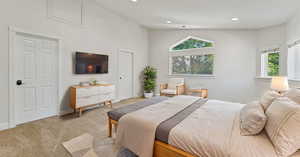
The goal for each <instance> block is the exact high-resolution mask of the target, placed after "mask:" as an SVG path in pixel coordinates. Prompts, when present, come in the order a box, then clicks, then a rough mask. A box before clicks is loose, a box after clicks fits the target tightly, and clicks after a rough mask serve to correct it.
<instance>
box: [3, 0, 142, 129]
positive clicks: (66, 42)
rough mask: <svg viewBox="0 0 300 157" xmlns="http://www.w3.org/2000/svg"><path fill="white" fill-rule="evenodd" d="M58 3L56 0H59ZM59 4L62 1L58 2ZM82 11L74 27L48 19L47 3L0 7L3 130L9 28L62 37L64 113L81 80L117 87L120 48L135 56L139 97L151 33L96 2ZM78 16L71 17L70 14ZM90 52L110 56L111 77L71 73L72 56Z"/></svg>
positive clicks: (23, 0) (9, 0) (18, 1)
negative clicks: (73, 90) (101, 82)
mask: <svg viewBox="0 0 300 157" xmlns="http://www.w3.org/2000/svg"><path fill="white" fill-rule="evenodd" d="M56 1H57V0H56ZM57 2H59V1H57ZM65 2H66V5H64V6H60V7H65V8H62V12H59V14H64V13H65V12H64V11H68V10H70V9H72V8H71V7H70V8H68V7H69V6H72V5H71V4H70V3H71V2H72V1H70V0H65ZM83 4H84V5H83V6H84V8H83V20H84V21H83V22H84V24H83V25H75V24H71V23H69V22H67V21H58V20H53V19H50V18H48V17H47V16H48V15H47V0H4V1H1V5H0V19H1V21H0V43H1V44H0V51H1V52H0V71H1V75H0V106H1V110H0V129H1V128H5V127H6V126H7V122H8V113H9V112H8V103H9V98H8V97H9V95H8V91H9V89H8V81H9V80H8V79H9V78H8V74H9V71H8V65H9V63H8V60H9V58H8V56H9V51H8V49H9V46H8V45H9V43H8V34H9V32H8V28H9V26H13V27H17V28H21V29H24V30H27V31H31V32H37V33H42V34H43V33H45V34H49V35H52V36H59V37H61V38H62V47H63V50H62V53H63V55H62V56H63V62H64V63H63V67H62V71H63V76H62V77H63V80H62V82H63V84H62V90H63V93H64V95H63V98H62V101H61V104H60V105H61V106H60V108H61V111H66V110H68V107H67V104H68V101H69V93H68V89H69V86H71V85H74V84H78V83H79V82H80V81H89V80H90V79H92V78H93V79H97V80H99V81H103V82H108V83H113V84H116V82H117V78H118V77H117V73H116V68H117V66H118V64H117V53H118V50H119V49H125V50H131V51H133V52H134V53H135V54H134V55H135V67H134V68H135V69H134V70H135V71H134V72H135V77H134V82H135V96H137V95H140V93H141V92H140V91H141V88H140V87H141V85H140V82H141V81H139V75H140V72H141V71H142V70H143V68H144V67H145V66H146V64H147V62H148V60H147V57H148V32H147V30H146V29H145V28H143V27H141V26H140V25H138V24H136V23H134V22H131V21H129V20H127V19H126V18H123V17H121V16H119V15H116V14H114V13H112V12H110V11H108V10H106V9H104V8H102V7H101V6H100V5H98V4H97V3H96V2H95V0H85V1H84V3H83ZM68 16H70V17H75V16H73V15H72V14H71V15H68ZM78 50H80V51H88V52H95V53H103V54H109V55H110V61H109V62H110V65H109V68H110V69H109V71H110V72H109V74H104V75H80V76H78V75H74V74H73V71H72V65H73V63H72V55H73V53H74V52H75V51H78Z"/></svg>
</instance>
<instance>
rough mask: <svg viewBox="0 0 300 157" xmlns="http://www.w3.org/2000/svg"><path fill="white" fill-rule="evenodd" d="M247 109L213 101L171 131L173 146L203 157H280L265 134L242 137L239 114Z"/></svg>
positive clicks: (170, 139) (229, 103) (296, 156)
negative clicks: (243, 109) (242, 109)
mask: <svg viewBox="0 0 300 157" xmlns="http://www.w3.org/2000/svg"><path fill="white" fill-rule="evenodd" d="M243 106H244V104H239V103H231V102H223V101H218V100H209V101H208V102H207V103H206V104H204V105H203V106H202V107H200V108H199V109H198V110H196V111H195V112H193V113H192V114H191V115H190V116H189V117H187V118H186V119H185V120H184V121H182V122H181V123H180V124H178V125H177V126H176V127H175V128H173V129H172V130H171V133H170V136H169V144H171V145H173V146H175V147H177V148H180V149H182V150H184V151H186V152H189V153H191V154H194V155H197V156H201V157H276V156H277V155H276V153H275V151H274V148H273V145H272V143H271V141H270V140H269V138H268V137H267V135H266V134H265V133H264V132H262V133H261V134H259V135H257V136H242V135H240V125H239V121H240V119H239V111H240V109H241V108H242V107H243ZM299 155H300V153H297V154H295V156H293V157H299Z"/></svg>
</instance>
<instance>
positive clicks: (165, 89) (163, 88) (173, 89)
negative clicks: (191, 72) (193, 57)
mask: <svg viewBox="0 0 300 157" xmlns="http://www.w3.org/2000/svg"><path fill="white" fill-rule="evenodd" d="M184 92H185V85H184V78H170V79H169V81H168V83H167V84H161V85H160V95H161V96H175V95H182V94H184Z"/></svg>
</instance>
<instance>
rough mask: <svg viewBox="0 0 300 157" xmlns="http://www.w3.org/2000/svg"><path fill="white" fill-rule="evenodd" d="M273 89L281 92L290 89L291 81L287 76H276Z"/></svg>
mask: <svg viewBox="0 0 300 157" xmlns="http://www.w3.org/2000/svg"><path fill="white" fill-rule="evenodd" d="M271 89H273V90H275V91H277V92H278V93H279V94H281V93H282V92H285V91H287V90H288V89H289V83H288V79H287V77H284V76H276V77H272V82H271Z"/></svg>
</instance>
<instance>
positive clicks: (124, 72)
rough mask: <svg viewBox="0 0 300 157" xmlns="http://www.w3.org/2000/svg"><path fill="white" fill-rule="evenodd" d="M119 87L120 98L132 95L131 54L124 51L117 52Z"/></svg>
mask: <svg viewBox="0 0 300 157" xmlns="http://www.w3.org/2000/svg"><path fill="white" fill-rule="evenodd" d="M118 64H119V83H118V85H119V87H118V97H119V99H120V100H122V99H128V98H131V97H132V96H133V78H132V76H133V54H132V53H130V52H126V51H120V52H119V63H118Z"/></svg>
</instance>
